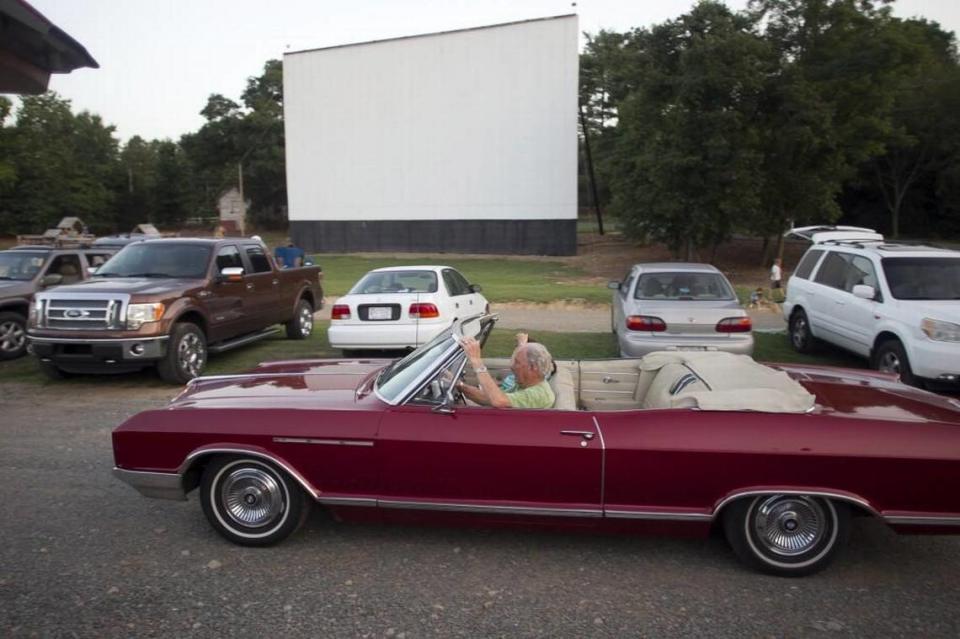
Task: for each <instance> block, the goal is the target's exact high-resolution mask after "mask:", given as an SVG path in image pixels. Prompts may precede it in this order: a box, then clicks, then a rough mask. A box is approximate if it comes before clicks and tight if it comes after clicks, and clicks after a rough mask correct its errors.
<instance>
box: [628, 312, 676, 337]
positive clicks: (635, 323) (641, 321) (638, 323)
mask: <svg viewBox="0 0 960 639" xmlns="http://www.w3.org/2000/svg"><path fill="white" fill-rule="evenodd" d="M627 328H628V329H629V330H631V331H651V332H653V333H662V332H663V331H665V330H667V324H666V322H664V321H663V320H662V319H660V318H659V317H652V316H650V315H630V316H629V317H627Z"/></svg>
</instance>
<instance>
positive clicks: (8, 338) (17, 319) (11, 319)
mask: <svg viewBox="0 0 960 639" xmlns="http://www.w3.org/2000/svg"><path fill="white" fill-rule="evenodd" d="M26 352H27V318H25V317H24V316H23V315H21V314H19V313H9V312H7V313H0V360H4V359H15V358H17V357H20V356H21V355H23V354H24V353H26Z"/></svg>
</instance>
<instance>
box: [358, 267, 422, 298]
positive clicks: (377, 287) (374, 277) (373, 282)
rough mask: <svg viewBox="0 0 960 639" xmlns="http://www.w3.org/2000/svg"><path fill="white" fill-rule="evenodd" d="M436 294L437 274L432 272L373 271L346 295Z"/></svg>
mask: <svg viewBox="0 0 960 639" xmlns="http://www.w3.org/2000/svg"><path fill="white" fill-rule="evenodd" d="M436 292H437V274H436V273H434V272H433V271H373V272H370V273H367V274H366V275H364V276H363V278H362V279H361V280H360V281H359V282H357V283H356V285H355V286H354V287H353V288H352V289H350V292H349V293H348V295H374V294H377V293H436Z"/></svg>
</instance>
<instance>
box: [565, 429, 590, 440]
mask: <svg viewBox="0 0 960 639" xmlns="http://www.w3.org/2000/svg"><path fill="white" fill-rule="evenodd" d="M560 434H561V435H572V436H574V437H583V438H584V439H586V440H588V441H589V440H591V439H593V438H594V433H593V432H592V431H589V430H561V431H560Z"/></svg>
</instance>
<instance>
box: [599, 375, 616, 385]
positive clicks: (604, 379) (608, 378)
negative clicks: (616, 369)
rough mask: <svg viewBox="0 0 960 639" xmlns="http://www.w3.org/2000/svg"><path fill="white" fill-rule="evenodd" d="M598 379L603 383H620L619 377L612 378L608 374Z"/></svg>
mask: <svg viewBox="0 0 960 639" xmlns="http://www.w3.org/2000/svg"><path fill="white" fill-rule="evenodd" d="M600 381H601V382H603V383H604V384H619V383H620V380H619V379H614V378H612V377H610V376H609V375H604V377H603V379H601V380H600Z"/></svg>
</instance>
